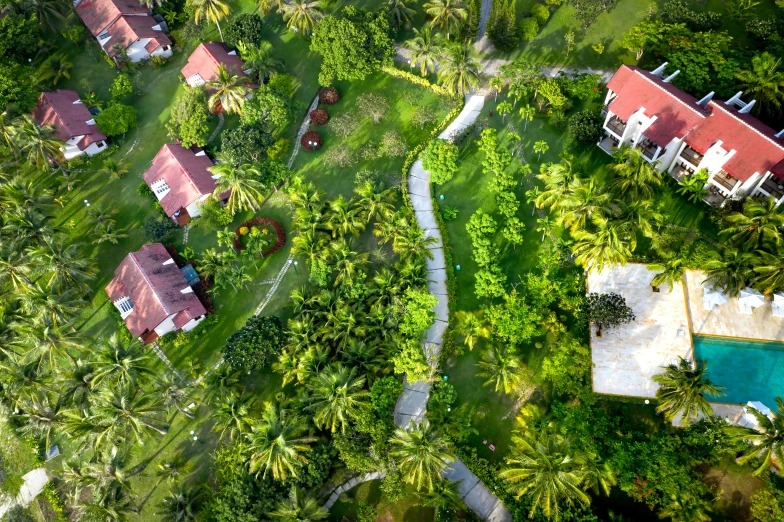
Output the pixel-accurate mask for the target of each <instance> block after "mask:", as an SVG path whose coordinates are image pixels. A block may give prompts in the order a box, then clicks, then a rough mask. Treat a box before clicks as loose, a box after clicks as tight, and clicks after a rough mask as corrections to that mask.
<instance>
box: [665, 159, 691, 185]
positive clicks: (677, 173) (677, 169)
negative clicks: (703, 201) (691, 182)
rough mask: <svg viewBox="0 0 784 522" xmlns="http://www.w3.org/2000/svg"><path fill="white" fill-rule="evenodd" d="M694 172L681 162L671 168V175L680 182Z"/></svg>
mask: <svg viewBox="0 0 784 522" xmlns="http://www.w3.org/2000/svg"><path fill="white" fill-rule="evenodd" d="M692 174H694V170H689V169H688V168H687V167H684V166H683V165H681V164H679V163H676V164H675V165H674V166H673V167H672V169H671V170H670V176H672V177H673V178H675V179H676V180H677V181H679V182H680V181H683V180H684V179H686V177H687V176H691V175H692Z"/></svg>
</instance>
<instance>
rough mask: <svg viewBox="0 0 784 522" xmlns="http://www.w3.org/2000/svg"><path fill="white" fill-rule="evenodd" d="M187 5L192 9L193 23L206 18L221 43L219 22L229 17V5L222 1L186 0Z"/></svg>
mask: <svg viewBox="0 0 784 522" xmlns="http://www.w3.org/2000/svg"><path fill="white" fill-rule="evenodd" d="M188 4H189V5H190V6H191V7H193V8H194V9H193V21H194V22H196V23H197V24H198V23H199V22H201V21H202V20H203V19H205V18H206V19H207V20H209V21H210V22H212V23H214V24H215V26H216V27H217V28H218V33H220V37H221V41H223V31H222V30H221V26H220V21H221V20H223V19H224V18H226V17H227V16H229V12H230V11H231V9H230V8H229V4H227V3H226V2H224V1H223V0H188Z"/></svg>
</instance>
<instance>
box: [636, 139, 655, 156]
mask: <svg viewBox="0 0 784 522" xmlns="http://www.w3.org/2000/svg"><path fill="white" fill-rule="evenodd" d="M637 146H638V147H640V150H642V155H643V156H645V157H646V158H648V159H649V160H653V156H654V155H656V151H657V150H658V149H659V146H658V145H656V144H655V143H653V142H652V141H651V140H649V139H648V138H645V137H644V138H643V139H641V140H640V143H638V144H637Z"/></svg>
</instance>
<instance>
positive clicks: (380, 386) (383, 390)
mask: <svg viewBox="0 0 784 522" xmlns="http://www.w3.org/2000/svg"><path fill="white" fill-rule="evenodd" d="M401 393H403V383H402V382H400V380H399V379H397V378H396V377H392V376H387V377H383V378H381V379H376V381H375V382H374V383H373V386H371V387H370V404H372V405H373V409H374V410H376V413H378V414H379V415H386V414H388V413H389V412H390V411H392V410H393V409H394V407H395V404H396V403H397V398H398V396H400V394H401Z"/></svg>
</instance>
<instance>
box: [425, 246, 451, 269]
mask: <svg viewBox="0 0 784 522" xmlns="http://www.w3.org/2000/svg"><path fill="white" fill-rule="evenodd" d="M430 253H431V254H433V259H425V268H427V271H428V272H429V271H431V270H439V269H444V268H446V261H445V260H444V249H443V248H434V249H432V250H431V251H430Z"/></svg>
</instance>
